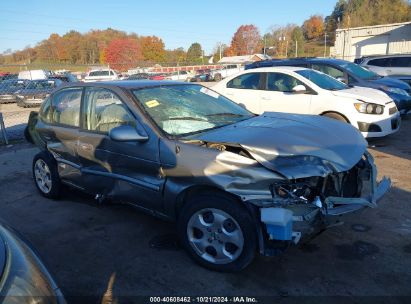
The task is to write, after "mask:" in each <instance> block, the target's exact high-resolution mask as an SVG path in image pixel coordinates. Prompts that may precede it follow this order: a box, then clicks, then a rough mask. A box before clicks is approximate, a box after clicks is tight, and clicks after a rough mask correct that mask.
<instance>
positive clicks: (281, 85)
mask: <svg viewBox="0 0 411 304" xmlns="http://www.w3.org/2000/svg"><path fill="white" fill-rule="evenodd" d="M297 85H303V86H305V85H304V83H302V82H301V81H300V80H298V79H296V78H294V77H293V76H290V75H287V74H282V73H268V77H267V90H268V91H278V92H292V91H293V88H294V87H295V86H297Z"/></svg>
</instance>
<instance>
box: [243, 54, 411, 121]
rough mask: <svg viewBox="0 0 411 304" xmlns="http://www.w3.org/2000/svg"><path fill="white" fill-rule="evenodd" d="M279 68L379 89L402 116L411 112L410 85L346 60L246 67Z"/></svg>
mask: <svg viewBox="0 0 411 304" xmlns="http://www.w3.org/2000/svg"><path fill="white" fill-rule="evenodd" d="M279 66H295V67H305V68H311V69H313V70H317V71H320V72H323V73H325V74H327V75H330V76H331V77H334V78H336V79H337V80H339V81H341V82H344V83H345V84H347V85H349V86H355V87H367V88H373V89H378V90H380V91H383V92H384V93H386V94H387V95H388V96H389V97H390V98H391V99H392V100H393V101H394V102H395V104H396V105H397V108H398V110H399V111H400V112H401V114H405V113H407V112H408V111H410V110H411V87H410V85H408V84H407V83H405V82H403V81H400V80H398V79H395V78H391V77H384V76H380V75H378V74H376V73H374V72H372V71H370V70H368V69H366V68H364V67H362V66H360V65H358V64H355V63H352V62H348V61H345V60H339V59H324V58H299V59H284V60H266V61H260V62H255V63H252V64H249V65H246V67H245V69H246V70H249V69H254V68H260V67H279Z"/></svg>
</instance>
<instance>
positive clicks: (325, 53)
mask: <svg viewBox="0 0 411 304" xmlns="http://www.w3.org/2000/svg"><path fill="white" fill-rule="evenodd" d="M326 56H327V32H324V57H326Z"/></svg>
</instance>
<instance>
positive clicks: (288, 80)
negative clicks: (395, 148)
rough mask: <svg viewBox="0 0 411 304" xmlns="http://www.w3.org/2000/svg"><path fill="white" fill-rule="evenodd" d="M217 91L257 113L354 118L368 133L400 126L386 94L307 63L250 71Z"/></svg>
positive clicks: (225, 82)
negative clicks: (353, 84) (346, 82)
mask: <svg viewBox="0 0 411 304" xmlns="http://www.w3.org/2000/svg"><path fill="white" fill-rule="evenodd" d="M213 90H215V91H216V92H218V93H221V94H222V95H224V96H226V97H228V98H230V99H232V100H233V101H235V102H237V103H239V104H242V105H244V106H245V107H246V108H247V109H248V110H250V111H251V112H254V113H256V114H262V113H264V112H288V113H297V114H315V115H323V116H327V117H330V118H334V119H338V120H340V121H343V122H348V123H350V124H351V125H352V126H354V127H355V128H357V129H359V130H360V131H361V133H362V134H363V136H364V137H382V136H385V135H388V134H391V133H394V132H396V131H398V130H399V127H400V113H399V112H398V110H397V107H396V106H395V103H394V102H393V101H392V100H391V99H390V98H389V97H388V95H386V94H385V93H383V92H381V91H379V90H376V89H371V88H364V87H349V86H347V85H346V84H344V83H342V82H340V81H338V80H336V79H334V78H332V77H331V76H328V75H326V74H324V73H321V72H318V71H315V70H311V69H306V68H300V67H270V68H259V69H252V70H246V71H244V72H242V73H240V74H238V75H235V76H232V77H229V78H227V79H224V80H222V81H221V82H219V83H218V84H216V85H215V86H213ZM296 119H298V118H297V117H296Z"/></svg>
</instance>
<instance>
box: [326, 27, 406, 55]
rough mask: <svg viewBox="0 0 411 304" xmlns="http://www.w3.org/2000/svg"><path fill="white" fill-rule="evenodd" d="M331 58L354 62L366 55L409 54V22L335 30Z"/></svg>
mask: <svg viewBox="0 0 411 304" xmlns="http://www.w3.org/2000/svg"><path fill="white" fill-rule="evenodd" d="M330 51H331V56H334V57H336V58H340V59H345V60H349V61H354V59H355V58H359V57H362V56H368V55H387V54H404V53H411V22H404V23H394V24H382V25H374V26H363V27H355V28H346V29H337V30H336V35H335V46H334V47H333V48H332V49H331V50H330Z"/></svg>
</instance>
